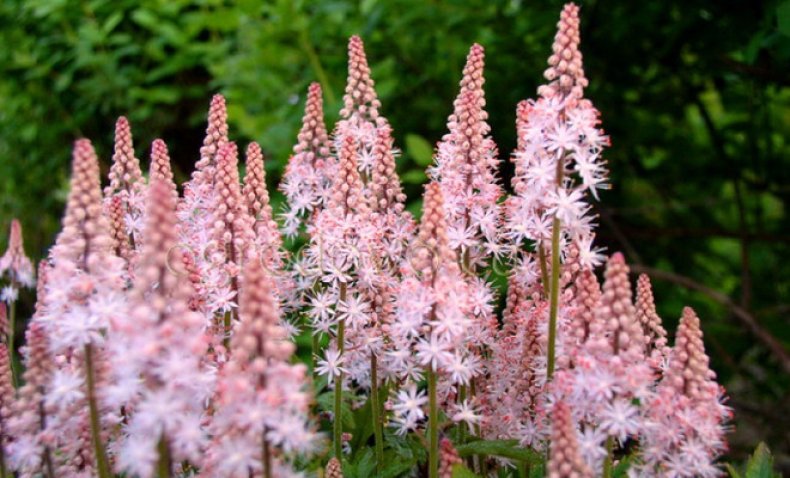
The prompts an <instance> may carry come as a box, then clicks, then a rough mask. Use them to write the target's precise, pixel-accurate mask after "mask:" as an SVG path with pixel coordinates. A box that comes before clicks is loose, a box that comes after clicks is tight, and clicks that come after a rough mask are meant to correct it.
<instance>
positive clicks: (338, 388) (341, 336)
mask: <svg viewBox="0 0 790 478" xmlns="http://www.w3.org/2000/svg"><path fill="white" fill-rule="evenodd" d="M340 300H341V301H345V300H346V283H345V282H341V283H340ZM345 334H346V321H345V320H344V319H341V320H340V322H339V323H338V324H337V351H338V360H340V358H342V357H343V348H344V347H343V346H344V344H345V341H346V339H345ZM342 406H343V372H340V371H338V373H337V375H335V422H334V423H333V424H332V425H333V427H332V428H333V431H334V442H335V457H336V458H337V459H338V460H340V462H341V463H342V461H343V419H342V417H343V416H342V413H341V412H342Z"/></svg>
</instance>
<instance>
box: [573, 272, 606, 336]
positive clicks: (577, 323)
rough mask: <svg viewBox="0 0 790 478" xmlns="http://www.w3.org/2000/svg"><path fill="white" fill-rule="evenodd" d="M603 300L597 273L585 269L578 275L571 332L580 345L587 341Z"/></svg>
mask: <svg viewBox="0 0 790 478" xmlns="http://www.w3.org/2000/svg"><path fill="white" fill-rule="evenodd" d="M600 300H601V286H600V285H599V284H598V279H597V278H596V277H595V273H594V272H593V271H592V270H590V269H585V270H583V271H582V272H581V274H579V275H578V276H577V277H576V294H575V296H574V301H575V303H576V312H575V314H574V315H573V319H572V320H573V322H572V324H571V329H570V330H571V333H572V334H573V339H574V340H575V342H576V343H577V344H579V345H582V344H584V343H585V342H587V339H588V338H589V337H590V332H591V329H592V327H593V323H594V322H595V314H596V311H597V310H598V306H599V304H600Z"/></svg>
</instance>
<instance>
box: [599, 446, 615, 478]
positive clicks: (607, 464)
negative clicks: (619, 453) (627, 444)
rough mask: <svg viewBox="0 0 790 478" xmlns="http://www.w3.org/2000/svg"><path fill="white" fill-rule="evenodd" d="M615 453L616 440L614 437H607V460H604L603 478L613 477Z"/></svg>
mask: <svg viewBox="0 0 790 478" xmlns="http://www.w3.org/2000/svg"><path fill="white" fill-rule="evenodd" d="M613 454H614V440H612V437H607V438H606V460H604V462H603V474H602V475H601V476H602V477H603V478H612V461H613V459H612V458H613Z"/></svg>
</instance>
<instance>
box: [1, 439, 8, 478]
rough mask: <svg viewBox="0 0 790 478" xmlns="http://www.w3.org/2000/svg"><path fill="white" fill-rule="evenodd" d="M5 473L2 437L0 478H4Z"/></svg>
mask: <svg viewBox="0 0 790 478" xmlns="http://www.w3.org/2000/svg"><path fill="white" fill-rule="evenodd" d="M6 476H8V475H6V471H5V445H4V444H3V440H2V437H0V478H6Z"/></svg>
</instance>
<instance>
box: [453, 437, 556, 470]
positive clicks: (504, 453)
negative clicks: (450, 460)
mask: <svg viewBox="0 0 790 478" xmlns="http://www.w3.org/2000/svg"><path fill="white" fill-rule="evenodd" d="M456 450H458V454H459V455H460V456H462V457H466V456H471V455H494V456H501V457H502V458H510V459H512V460H519V461H525V462H527V463H529V464H530V465H532V464H535V463H540V462H542V460H543V459H542V458H541V456H540V454H538V453H536V452H535V451H533V450H530V449H527V448H523V447H521V446H519V444H518V440H478V441H473V442H470V443H466V444H463V445H458V446H457V447H456Z"/></svg>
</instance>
